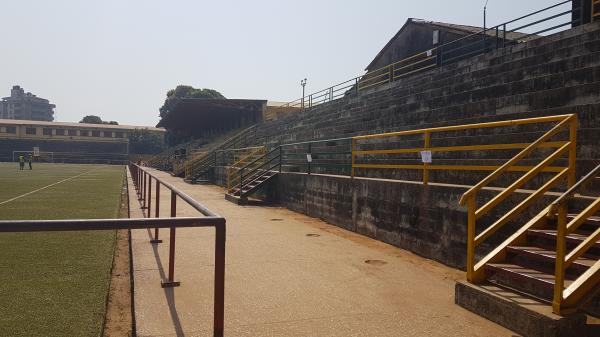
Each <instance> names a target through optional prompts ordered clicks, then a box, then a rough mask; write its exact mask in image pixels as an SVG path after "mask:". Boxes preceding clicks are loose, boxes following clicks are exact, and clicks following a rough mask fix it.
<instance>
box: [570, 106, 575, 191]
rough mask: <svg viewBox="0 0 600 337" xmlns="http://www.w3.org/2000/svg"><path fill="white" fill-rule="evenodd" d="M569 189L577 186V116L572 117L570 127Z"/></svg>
mask: <svg viewBox="0 0 600 337" xmlns="http://www.w3.org/2000/svg"><path fill="white" fill-rule="evenodd" d="M569 142H570V143H571V145H570V147H569V178H568V184H569V187H571V186H573V185H575V181H576V175H575V165H576V162H577V116H574V117H572V120H571V124H570V125H569Z"/></svg>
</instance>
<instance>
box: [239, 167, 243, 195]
mask: <svg viewBox="0 0 600 337" xmlns="http://www.w3.org/2000/svg"><path fill="white" fill-rule="evenodd" d="M243 187H244V168H243V167H242V168H241V169H240V190H239V192H240V198H241V197H242V188H243Z"/></svg>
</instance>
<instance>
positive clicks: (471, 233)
mask: <svg viewBox="0 0 600 337" xmlns="http://www.w3.org/2000/svg"><path fill="white" fill-rule="evenodd" d="M476 195H477V194H476V193H473V194H472V195H471V196H469V199H468V200H467V212H468V220H467V280H468V281H469V282H472V283H473V282H474V281H475V279H474V274H475V221H476V219H475V211H476V210H477V209H476V208H477V199H476Z"/></svg>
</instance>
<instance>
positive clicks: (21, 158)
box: [19, 155, 25, 171]
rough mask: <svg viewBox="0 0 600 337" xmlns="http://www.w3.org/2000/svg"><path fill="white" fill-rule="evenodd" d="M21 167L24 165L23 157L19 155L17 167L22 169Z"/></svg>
mask: <svg viewBox="0 0 600 337" xmlns="http://www.w3.org/2000/svg"><path fill="white" fill-rule="evenodd" d="M23 167H25V157H23V155H19V169H20V170H21V171H23Z"/></svg>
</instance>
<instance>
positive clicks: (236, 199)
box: [225, 148, 281, 204]
mask: <svg viewBox="0 0 600 337" xmlns="http://www.w3.org/2000/svg"><path fill="white" fill-rule="evenodd" d="M280 171H281V156H280V150H279V148H276V149H274V150H271V151H270V152H268V153H266V154H264V155H262V156H260V157H258V158H256V159H254V160H252V161H251V162H249V163H248V164H246V165H244V166H243V167H241V168H239V169H238V170H237V171H235V172H233V176H234V177H236V178H237V177H239V178H237V179H235V180H233V183H231V184H230V186H229V189H228V190H227V193H226V194H225V199H227V200H229V201H231V202H233V203H236V204H246V203H248V198H249V197H250V196H251V195H252V194H253V193H255V192H257V191H258V190H259V189H260V188H261V187H263V186H265V185H266V184H267V183H269V182H271V181H273V180H274V179H275V178H276V177H277V174H278V173H279V172H280Z"/></svg>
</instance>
